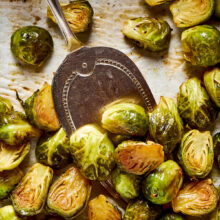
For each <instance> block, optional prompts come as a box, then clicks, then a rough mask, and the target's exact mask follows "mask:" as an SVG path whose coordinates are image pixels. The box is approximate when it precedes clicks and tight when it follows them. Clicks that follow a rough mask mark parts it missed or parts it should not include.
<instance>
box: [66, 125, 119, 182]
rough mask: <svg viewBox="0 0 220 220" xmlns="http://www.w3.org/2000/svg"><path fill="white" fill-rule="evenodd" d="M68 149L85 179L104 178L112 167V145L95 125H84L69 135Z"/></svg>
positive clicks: (113, 162) (113, 163)
mask: <svg viewBox="0 0 220 220" xmlns="http://www.w3.org/2000/svg"><path fill="white" fill-rule="evenodd" d="M70 151H71V153H72V155H73V158H74V160H75V161H76V164H77V166H78V168H79V169H80V171H81V172H82V174H83V175H84V176H85V177H86V178H87V179H90V180H106V179H107V178H108V176H109V174H110V172H111V170H112V169H113V168H114V165H115V161H114V146H113V144H112V142H111V141H110V139H109V138H108V136H107V134H106V133H105V132H104V131H103V130H102V129H101V128H100V127H98V126H96V125H93V124H89V125H85V126H83V127H81V128H80V129H78V130H77V131H75V132H74V133H73V134H72V135H71V137H70Z"/></svg>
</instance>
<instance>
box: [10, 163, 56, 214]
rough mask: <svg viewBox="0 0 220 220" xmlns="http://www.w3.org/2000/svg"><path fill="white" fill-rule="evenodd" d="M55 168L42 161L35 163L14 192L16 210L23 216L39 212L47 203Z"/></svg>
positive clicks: (13, 199) (12, 197)
mask: <svg viewBox="0 0 220 220" xmlns="http://www.w3.org/2000/svg"><path fill="white" fill-rule="evenodd" d="M52 178H53V170H52V169H51V168H50V167H47V166H44V165H42V164H40V163H36V164H34V165H33V166H32V167H31V168H30V169H29V170H28V172H27V173H26V175H25V176H24V177H23V178H22V180H21V181H20V183H19V184H18V185H17V186H16V188H15V189H14V190H13V192H12V196H11V199H12V203H13V206H14V208H15V211H16V212H18V213H19V214H20V215H23V216H33V215H37V214H39V213H40V212H41V211H42V209H43V207H44V204H45V201H46V198H47V192H48V188H49V186H50V183H51V181H52Z"/></svg>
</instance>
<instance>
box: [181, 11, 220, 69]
mask: <svg viewBox="0 0 220 220" xmlns="http://www.w3.org/2000/svg"><path fill="white" fill-rule="evenodd" d="M195 10H198V9H195ZM181 43H182V50H183V52H184V59H185V60H187V61H189V62H190V63H191V64H192V65H197V66H204V67H206V66H214V65H215V64H217V63H219V62H220V32H219V31H218V30H217V29H216V28H215V27H214V26H210V25H198V26H195V27H192V28H189V29H187V30H185V31H183V32H182V36H181Z"/></svg>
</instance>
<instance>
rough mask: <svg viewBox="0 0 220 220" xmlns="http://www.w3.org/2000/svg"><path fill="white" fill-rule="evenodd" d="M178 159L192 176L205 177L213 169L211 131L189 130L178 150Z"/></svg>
mask: <svg viewBox="0 0 220 220" xmlns="http://www.w3.org/2000/svg"><path fill="white" fill-rule="evenodd" d="M178 159H179V161H180V164H181V165H182V167H183V169H184V171H185V173H186V174H187V175H189V176H191V177H197V178H205V177H206V176H207V175H208V174H209V173H210V171H211V170H212V166H213V162H214V149H213V141H212V136H211V135H210V132H209V131H204V132H200V131H198V130H191V131H189V132H187V133H186V134H185V135H184V137H183V139H182V141H181V145H180V148H179V151H178Z"/></svg>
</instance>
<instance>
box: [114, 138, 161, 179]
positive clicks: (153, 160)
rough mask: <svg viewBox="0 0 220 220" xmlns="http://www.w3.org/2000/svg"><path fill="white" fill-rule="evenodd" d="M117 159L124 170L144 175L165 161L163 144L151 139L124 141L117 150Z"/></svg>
mask: <svg viewBox="0 0 220 220" xmlns="http://www.w3.org/2000/svg"><path fill="white" fill-rule="evenodd" d="M115 160H116V163H117V164H118V166H119V167H120V168H121V169H122V170H124V171H126V172H128V173H133V174H136V175H143V174H145V173H146V172H150V171H152V170H154V169H156V168H157V167H158V166H159V165H160V164H161V163H163V162H164V151H163V146H161V145H160V144H156V143H154V142H151V141H148V142H147V143H144V142H141V141H130V140H129V141H124V142H122V143H121V144H120V145H118V147H117V148H116V150H115Z"/></svg>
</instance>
